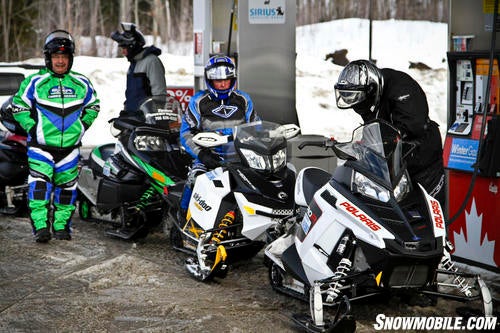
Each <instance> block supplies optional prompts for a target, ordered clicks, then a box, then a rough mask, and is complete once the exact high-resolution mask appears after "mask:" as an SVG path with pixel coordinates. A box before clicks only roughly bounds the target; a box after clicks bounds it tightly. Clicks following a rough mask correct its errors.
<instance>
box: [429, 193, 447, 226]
mask: <svg viewBox="0 0 500 333" xmlns="http://www.w3.org/2000/svg"><path fill="white" fill-rule="evenodd" d="M431 207H432V214H433V215H434V216H433V220H434V225H435V226H436V228H439V229H444V219H443V214H441V208H440V207H439V202H437V201H436V200H431Z"/></svg>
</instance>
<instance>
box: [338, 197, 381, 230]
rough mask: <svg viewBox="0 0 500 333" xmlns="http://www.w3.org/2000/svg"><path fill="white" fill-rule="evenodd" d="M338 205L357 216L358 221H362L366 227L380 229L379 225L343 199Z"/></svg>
mask: <svg viewBox="0 0 500 333" xmlns="http://www.w3.org/2000/svg"><path fill="white" fill-rule="evenodd" d="M340 207H344V210H345V211H346V212H348V213H349V214H351V215H352V216H354V217H355V218H357V219H358V220H359V221H361V222H362V223H364V224H365V225H366V226H367V227H368V228H370V229H372V230H373V231H377V230H380V226H379V225H378V224H377V223H375V221H373V220H372V219H371V218H369V217H368V216H366V215H365V214H363V213H362V212H361V211H360V210H359V209H357V208H356V207H354V206H353V205H351V204H350V203H349V202H347V201H344V202H342V203H341V204H340Z"/></svg>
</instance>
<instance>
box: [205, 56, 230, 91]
mask: <svg viewBox="0 0 500 333" xmlns="http://www.w3.org/2000/svg"><path fill="white" fill-rule="evenodd" d="M226 79H231V85H230V86H229V88H228V89H225V90H219V89H215V87H214V86H213V82H212V80H226ZM205 83H206V85H207V88H208V90H209V91H210V92H211V93H212V94H213V95H214V96H215V97H216V98H217V99H226V98H228V97H229V95H231V92H232V91H233V90H234V87H235V85H236V67H235V66H234V62H233V61H232V60H231V58H229V57H226V56H224V55H215V56H213V57H211V58H210V59H208V61H207V64H206V65H205Z"/></svg>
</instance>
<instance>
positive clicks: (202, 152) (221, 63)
mask: <svg viewBox="0 0 500 333" xmlns="http://www.w3.org/2000/svg"><path fill="white" fill-rule="evenodd" d="M236 79H237V75H236V66H235V65H234V62H233V60H232V59H231V58H229V57H227V56H224V55H214V56H212V57H211V58H210V59H208V61H207V63H206V65H205V84H206V86H207V89H204V90H200V91H198V92H197V93H196V94H195V95H194V96H193V97H192V98H191V101H190V102H189V106H188V108H187V110H186V111H185V112H184V114H183V116H182V124H181V134H180V135H181V143H182V146H183V147H184V148H185V149H186V151H187V152H188V153H189V154H190V155H191V156H192V157H193V159H194V162H193V166H192V168H191V171H190V172H189V175H188V181H187V182H186V187H185V190H184V194H183V198H182V202H181V209H183V210H185V209H187V205H188V203H189V198H190V196H191V187H192V185H193V184H194V178H195V177H196V176H197V175H199V174H200V173H204V172H206V171H207V170H210V169H214V168H216V167H218V166H219V164H220V161H221V158H220V156H219V155H218V154H217V152H216V151H214V150H212V149H210V148H201V147H199V146H198V145H196V144H195V143H194V142H193V137H194V135H196V134H197V133H199V132H208V131H213V132H218V133H221V134H225V135H230V134H232V131H233V127H234V126H236V125H239V124H243V123H246V122H252V121H256V120H259V119H260V118H259V116H258V115H257V114H256V113H255V111H254V109H253V102H252V99H251V98H250V96H249V95H248V94H247V93H245V92H243V91H241V90H238V89H236Z"/></svg>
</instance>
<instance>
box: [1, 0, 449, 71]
mask: <svg viewBox="0 0 500 333" xmlns="http://www.w3.org/2000/svg"><path fill="white" fill-rule="evenodd" d="M212 1H217V0H212ZM240 1H245V0H240ZM296 2H297V18H296V22H297V26H301V25H308V24H313V23H319V22H327V21H332V20H335V19H342V18H351V17H353V18H370V16H371V18H372V19H373V20H389V19H398V20H422V21H432V22H442V23H447V21H448V7H449V0H357V1H352V0H296ZM228 20H229V18H228ZM120 22H134V23H136V24H137V25H138V26H139V29H140V30H141V31H142V32H143V33H144V34H145V35H149V36H153V43H154V44H155V45H163V46H164V47H166V48H167V50H168V44H169V43H176V44H177V45H178V43H182V42H185V43H186V45H187V47H186V49H185V50H186V51H185V52H190V46H191V41H192V39H193V0H0V61H3V62H11V61H19V60H24V59H29V58H33V57H40V55H41V49H42V47H43V41H44V39H45V36H46V35H47V34H48V33H49V32H50V31H52V30H54V29H65V30H68V31H69V32H71V34H72V35H73V37H74V38H75V39H76V40H77V46H78V45H79V43H80V45H82V44H81V43H85V44H86V45H85V47H80V48H77V50H76V54H77V55H86V56H101V57H103V56H104V57H115V56H117V54H116V48H113V45H112V42H111V40H110V39H109V36H110V34H111V33H112V32H113V31H115V30H119V29H120ZM228 22H229V21H228ZM78 42H79V43H78ZM176 50H182V48H181V49H179V48H178V47H176ZM183 55H186V54H183Z"/></svg>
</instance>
